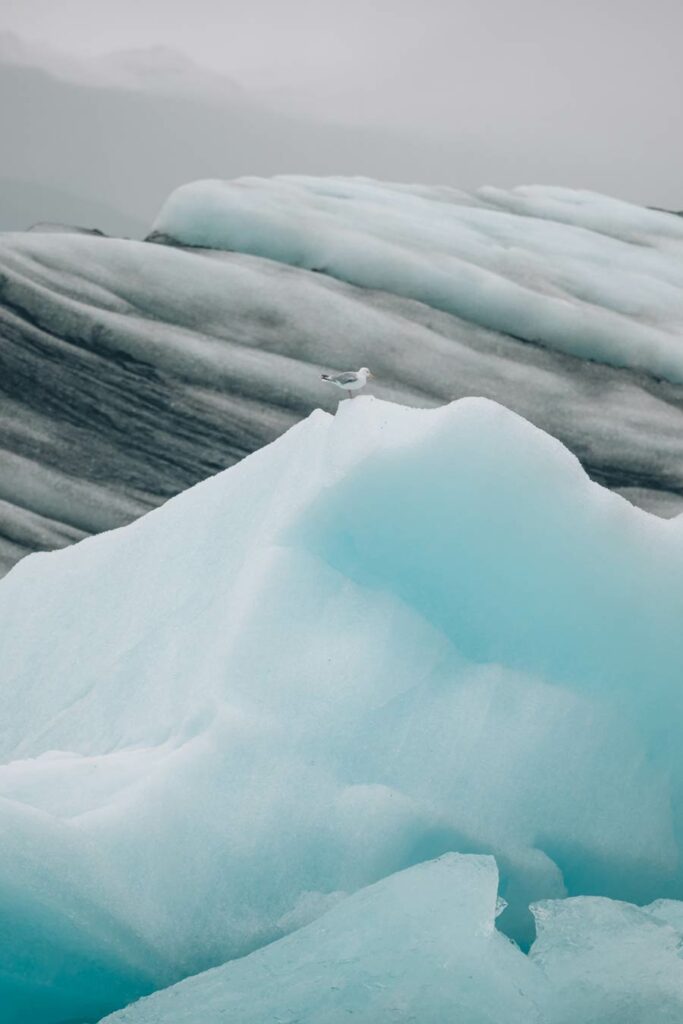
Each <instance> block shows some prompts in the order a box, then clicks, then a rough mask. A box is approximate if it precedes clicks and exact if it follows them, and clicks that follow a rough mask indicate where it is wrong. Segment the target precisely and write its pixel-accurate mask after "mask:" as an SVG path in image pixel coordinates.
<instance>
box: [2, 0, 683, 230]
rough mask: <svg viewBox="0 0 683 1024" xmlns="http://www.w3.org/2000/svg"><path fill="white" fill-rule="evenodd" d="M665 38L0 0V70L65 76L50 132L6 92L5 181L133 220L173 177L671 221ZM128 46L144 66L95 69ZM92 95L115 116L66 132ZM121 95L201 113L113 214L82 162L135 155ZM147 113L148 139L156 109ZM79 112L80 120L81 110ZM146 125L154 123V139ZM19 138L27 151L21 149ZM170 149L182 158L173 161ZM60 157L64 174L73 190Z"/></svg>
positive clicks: (669, 61)
mask: <svg viewBox="0 0 683 1024" xmlns="http://www.w3.org/2000/svg"><path fill="white" fill-rule="evenodd" d="M681 30H683V5H681V4H679V3H678V2H674V0H655V2H654V3H648V4H645V3H644V2H642V0H621V2H620V3H619V4H617V3H615V2H608V0H598V2H596V3H591V4H588V3H586V2H583V0H579V2H578V3H573V4H572V5H571V6H570V5H565V4H558V3H555V4H548V3H545V2H542V0H520V2H519V3H517V4H515V5H514V6H512V5H510V4H507V3H505V2H504V0H480V2H478V3H476V4H475V3H473V2H471V0H465V2H453V3H449V4H446V3H443V2H437V0H425V2H423V3H421V4H420V5H419V6H418V5H416V4H414V3H412V2H410V0H394V2H392V3H391V4H389V3H380V4H374V5H373V6H372V8H367V7H366V6H365V5H361V4H360V3H359V2H358V0H351V2H346V3H344V4H342V3H340V2H336V0H334V2H329V0H328V2H320V3H311V2H307V0H293V2H290V3H288V4H286V5H282V4H277V3H275V2H274V0H256V2H254V3H251V4H250V5H249V6H248V8H247V7H245V6H244V5H243V4H241V3H237V2H235V0H228V2H221V0H194V2H193V3H191V4H190V3H189V2H188V0H169V2H165V3H162V2H161V0H135V2H134V0H121V2H118V3H114V2H113V0H101V2H100V3H98V4H96V5H94V4H92V3H89V2H87V0H63V2H61V3H60V4H58V5H56V4H54V3H50V2H47V0H0V32H5V33H7V32H10V33H14V34H16V35H18V36H19V37H20V40H22V41H24V44H25V50H26V52H25V54H24V56H23V57H22V58H20V59H18V60H17V59H16V56H15V58H12V57H11V56H9V55H8V49H11V48H12V46H13V45H14V41H13V40H12V39H9V37H7V36H5V46H4V49H3V50H2V51H0V63H2V65H3V66H4V67H7V66H8V65H10V66H11V65H16V64H17V63H18V65H19V68H18V69H17V68H16V67H13V68H12V70H13V71H18V70H22V69H23V72H24V75H25V76H28V75H29V72H30V71H31V70H32V69H39V70H42V71H47V72H48V73H50V74H51V75H57V76H58V77H59V78H60V79H61V80H62V81H61V82H60V88H59V89H58V90H57V95H56V96H55V97H54V98H53V100H52V106H53V107H54V109H53V110H52V111H51V113H50V118H52V119H54V118H55V117H56V118H57V121H58V123H59V131H56V130H55V131H54V132H52V133H51V132H50V131H49V126H48V127H46V125H45V123H44V121H43V118H42V108H40V107H39V108H37V107H36V105H35V104H36V103H37V100H32V99H31V97H32V95H33V92H34V85H35V81H36V80H35V78H33V79H30V82H31V84H30V85H28V86H27V85H25V84H24V83H25V82H28V81H29V78H28V77H24V78H21V77H20V76H18V75H15V76H14V77H13V78H12V76H10V79H9V80H10V84H9V85H8V86H6V87H5V88H4V89H3V100H4V103H0V107H1V108H4V110H0V114H2V128H3V132H4V133H5V138H6V139H7V140H8V145H7V150H8V151H10V150H14V151H13V152H12V153H10V154H9V155H8V157H7V159H6V161H5V165H6V166H5V170H4V172H3V176H4V177H8V178H10V177H11V178H14V179H24V178H25V179H26V180H28V181H31V183H32V184H33V185H36V184H44V185H45V186H46V187H47V188H50V189H55V188H57V189H61V190H68V191H70V192H74V191H75V192H78V191H79V190H84V194H87V196H88V198H89V199H92V200H98V201H101V202H103V203H107V204H112V205H114V206H118V207H119V208H120V209H122V211H123V212H124V213H125V214H126V215H127V216H129V217H130V216H133V217H135V218H137V219H143V220H146V219H149V215H150V211H151V210H152V208H153V207H154V206H155V205H158V203H159V201H160V199H161V198H163V196H161V194H160V191H159V194H157V191H155V190H154V189H152V188H151V187H150V186H148V185H147V184H145V183H144V182H143V181H142V180H140V181H138V180H137V179H138V178H140V179H151V178H152V176H153V175H154V174H158V180H159V190H161V188H162V186H163V188H167V187H172V186H173V184H179V183H180V182H181V180H183V176H185V175H188V174H189V176H190V177H201V176H210V177H232V176H235V175H236V174H243V173H254V174H273V173H278V172H279V171H282V172H293V171H299V172H302V173H324V174H328V173H335V172H338V173H341V174H353V173H357V174H361V175H369V176H374V177H384V178H391V179H394V180H405V181H424V182H425V183H439V182H442V183H444V184H452V185H455V186H458V187H461V188H463V189H470V190H471V189H474V188H477V187H478V186H480V185H491V184H492V185H499V186H502V187H514V186H516V185H527V184H549V185H564V186H567V187H572V188H580V189H581V188H585V189H591V190H594V191H600V192H605V193H608V194H611V195H614V196H617V197H619V198H623V199H627V200H630V201H633V202H637V203H642V204H644V205H651V206H661V207H665V208H669V209H673V210H680V209H682V208H683V183H681V181H680V167H681V165H682V163H683V139H682V138H681V134H680V132H677V131H676V129H675V126H676V124H677V122H678V120H679V108H680V95H681V85H683V71H682V70H681V62H680V59H679V57H678V54H677V40H678V39H679V38H680V34H681ZM22 45H23V44H22V43H19V48H21V46H22ZM131 50H143V51H156V52H151V53H148V54H146V55H145V54H143V55H137V56H136V55H132V56H131V55H130V54H129V55H128V56H127V57H125V58H124V59H123V60H122V59H121V58H120V57H113V58H112V57H111V55H112V54H116V53H117V52H118V51H131ZM164 51H172V52H164ZM175 53H177V54H179V55H182V59H180V58H179V59H178V60H177V61H176V58H175V56H174V54H175ZM12 82H13V83H14V84H12ZM169 83H170V84H169ZM95 84H98V85H100V86H101V87H102V89H103V90H107V91H108V92H111V91H112V90H117V89H120V88H121V87H122V86H123V87H125V91H126V93H127V98H126V99H125V101H122V106H121V109H120V110H119V109H118V108H117V109H116V110H114V106H115V101H114V100H112V99H111V97H110V98H109V99H106V100H105V99H103V96H104V94H95V93H94V90H93V95H94V100H93V104H94V103H95V101H97V100H99V99H102V102H103V109H104V110H105V111H106V116H107V117H110V118H111V123H110V124H109V123H106V122H105V123H104V124H99V123H97V124H96V125H95V127H94V128H90V127H89V125H88V123H87V118H86V122H85V123H84V124H81V125H78V124H76V123H75V121H76V119H77V118H82V107H83V102H82V99H78V101H77V102H76V105H75V107H74V108H73V109H72V107H70V106H69V104H71V103H72V102H74V101H75V97H76V92H75V88H76V86H78V87H80V88H81V89H82V90H83V89H91V90H92V88H93V86H94V85H95ZM135 91H137V92H139V94H140V96H141V98H142V99H144V100H145V102H146V101H147V99H149V98H150V97H154V96H165V97H167V99H168V97H169V96H172V97H175V98H176V99H177V100H178V101H179V107H180V106H182V104H181V103H180V101H181V100H192V101H193V102H194V103H195V104H200V103H201V104H204V107H202V113H201V115H200V116H199V118H198V119H199V120H202V119H203V118H204V117H205V118H206V132H205V135H202V134H201V132H200V131H199V130H198V129H195V127H194V126H193V125H192V124H190V125H189V127H188V118H186V117H185V118H184V114H183V111H182V110H179V112H177V111H176V110H174V109H173V106H172V105H169V104H168V103H167V104H166V106H165V107H164V112H163V118H165V129H166V136H167V137H165V138H163V139H162V143H161V144H157V150H158V152H159V158H158V159H159V165H158V167H156V166H155V163H154V152H155V150H153V147H149V151H148V152H147V154H146V155H145V159H147V160H148V162H149V161H151V163H148V166H146V167H144V168H140V167H138V169H137V173H136V174H134V175H133V174H131V184H130V190H131V194H130V199H129V201H128V202H125V203H123V205H122V198H121V197H122V196H123V198H124V199H125V195H123V192H122V189H121V187H120V184H121V183H120V182H115V181H114V182H112V181H108V180H107V176H106V174H104V172H103V171H102V170H101V168H100V167H99V164H98V158H97V154H95V153H94V152H93V151H92V146H95V145H105V143H104V142H101V141H99V142H98V140H97V136H102V135H103V134H104V133H106V130H107V129H110V131H111V134H112V141H111V145H112V147H113V148H121V147H123V149H124V150H125V149H126V147H128V146H129V147H130V152H128V154H127V157H128V161H130V159H132V158H133V157H134V154H135V151H136V148H137V149H140V147H141V137H142V136H143V131H144V130H143V127H142V126H141V125H137V124H136V123H134V122H135V120H136V115H135V113H133V114H131V113H130V111H129V110H128V107H126V103H127V102H128V101H129V100H130V93H131V92H135ZM93 104H91V105H90V106H91V107H93ZM221 105H222V106H223V114H222V118H221V117H220V116H218V115H217V113H216V111H217V108H219V107H220V106H221ZM148 107H149V109H148V113H147V115H146V123H147V124H148V125H149V123H150V121H151V122H154V120H155V118H156V116H157V114H158V111H157V110H156V108H154V109H153V107H152V106H150V105H149V104H148ZM205 108H206V109H205ZM214 115H215V116H214ZM91 116H92V117H93V119H94V120H95V121H97V118H98V116H99V115H98V113H97V111H95V110H94V107H93V110H92V111H91ZM126 118H131V122H130V131H129V132H128V126H127V125H126ZM235 118H237V119H238V120H239V122H240V124H239V126H238V130H237V131H236V134H235V137H234V140H233V139H232V138H231V137H230V136H232V133H233V131H235V129H234V124H233V122H234V120H235ZM190 120H191V119H190ZM195 120H197V118H195ZM249 124H251V126H252V129H253V130H251V132H250V131H249ZM8 126H10V127H9V134H7V132H8ZM27 127H28V128H29V129H31V131H30V132H29V133H27V131H26V129H27ZM163 127H164V124H161V123H160V124H159V125H157V124H154V128H153V131H154V133H156V134H157V135H160V133H161V129H162V128H163ZM242 129H244V130H242ZM150 131H151V129H150ZM117 132H118V133H119V135H117ZM221 132H224V133H225V139H224V140H222V143H221V140H220V139H217V138H216V133H218V134H219V135H220V134H221ZM88 133H90V134H91V135H92V136H93V142H92V146H91V147H88V145H87V138H88ZM27 134H31V135H34V136H37V138H32V139H31V140H30V143H29V142H28V141H27V140H26V138H25V136H26V135H27ZM41 136H42V137H43V139H41ZM182 137H186V138H187V147H186V148H187V149H188V150H189V151H190V152H189V153H182V154H181V153H178V154H176V153H175V150H177V149H182V146H178V141H179V138H182ZM43 140H44V143H45V144H44V146H43V148H42V149H41V141H43ZM74 148H77V149H78V150H79V152H80V154H81V163H80V164H79V170H78V173H77V174H76V177H75V178H73V179H72V178H71V177H69V175H70V174H72V173H73V171H72V169H70V164H69V159H70V155H71V154H70V151H73V150H74ZM142 148H143V149H144V146H142ZM24 150H25V151H26V152H24ZM171 151H173V152H171ZM191 154H194V155H195V157H196V159H195V160H192V159H190V155H191ZM176 156H177V158H176ZM279 157H280V159H281V166H280V165H279V163H278V158H279ZM103 160H104V158H102V160H101V161H100V162H102V161H103ZM91 163H92V166H91ZM138 192H139V195H138ZM143 193H144V197H145V198H143ZM152 196H153V198H152ZM1 226H2V225H0V227H1Z"/></svg>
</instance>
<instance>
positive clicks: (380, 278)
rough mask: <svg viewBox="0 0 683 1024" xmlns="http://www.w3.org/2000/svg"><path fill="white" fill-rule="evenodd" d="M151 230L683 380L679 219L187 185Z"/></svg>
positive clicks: (549, 200) (501, 198)
mask: <svg viewBox="0 0 683 1024" xmlns="http://www.w3.org/2000/svg"><path fill="white" fill-rule="evenodd" d="M154 230H155V231H156V232H157V233H159V234H160V235H167V236H171V237H173V238H175V239H177V240H178V241H179V242H181V243H183V244H186V245H196V246H208V247H212V248H217V249H230V250H236V251H239V252H245V253H252V254H254V255H257V256H266V257H268V258H270V259H274V260H280V261H282V262H284V263H289V264H292V265H294V266H298V267H305V268H307V269H309V270H319V271H324V272H325V273H326V274H329V275H330V276H332V277H337V278H339V279H340V280H343V281H347V282H349V283H351V284H355V285H362V286H363V287H366V288H374V289H381V290H382V291H386V292H390V293H393V294H396V295H401V296H404V297H407V298H411V299H418V300H420V301H421V302H425V303H427V304H428V305H429V306H432V307H434V308H436V309H440V310H444V311H446V312H447V313H452V314H455V315H457V316H459V317H462V318H463V319H465V320H468V321H470V322H472V323H475V324H478V325H480V326H482V327H485V328H489V329H492V330H494V331H501V332H505V333H507V334H512V335H514V336H516V337H518V338H522V339H524V340H525V341H528V342H538V343H541V344H543V345H546V346H548V347H549V348H554V349H557V350H559V351H561V352H566V353H568V354H570V355H574V356H580V357H582V358H585V359H595V360H598V361H601V362H605V363H609V364H611V365H613V366H624V367H630V368H632V369H637V370H641V371H643V372H646V373H650V374H653V375H654V376H657V377H665V378H668V379H669V380H672V381H676V382H678V383H681V382H683V349H682V347H681V344H680V330H681V323H682V322H683V222H681V221H680V220H679V219H678V218H676V217H672V216H670V215H669V214H666V213H661V212H659V211H655V210H646V209H643V208H641V207H638V206H634V205H631V204H629V203H624V202H621V201H618V200H615V199H610V198H609V197H607V196H601V195H598V194H595V193H591V192H580V191H578V192H577V191H572V190H570V189H561V188H542V187H532V188H529V187H527V188H520V189H514V190H512V191H511V192H506V191H504V190H502V189H493V188H484V189H480V190H479V191H478V192H475V193H474V194H473V195H467V194H466V193H463V192H461V191H459V190H456V189H449V188H432V189H428V188H423V187H414V188H411V187H410V186H405V185H390V184H385V183H381V182H375V181H372V180H369V179H363V178H358V179H353V178H352V179H349V178H313V177H304V176H281V177H277V178H269V179H262V178H241V179H237V180H236V181H212V180H209V181H198V182H193V183H191V184H188V185H183V186H181V187H180V188H178V189H176V191H175V192H173V193H172V194H171V195H170V196H169V198H168V199H167V200H166V202H165V204H164V206H163V207H162V209H161V211H160V213H159V215H158V217H157V219H156V221H155V224H154Z"/></svg>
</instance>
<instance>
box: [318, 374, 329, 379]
mask: <svg viewBox="0 0 683 1024" xmlns="http://www.w3.org/2000/svg"><path fill="white" fill-rule="evenodd" d="M320 379H321V380H329V379H330V375H329V373H321V374H320Z"/></svg>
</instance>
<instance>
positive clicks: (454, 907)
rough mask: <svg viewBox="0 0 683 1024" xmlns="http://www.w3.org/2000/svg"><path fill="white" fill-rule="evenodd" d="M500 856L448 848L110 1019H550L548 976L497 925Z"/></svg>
mask: <svg viewBox="0 0 683 1024" xmlns="http://www.w3.org/2000/svg"><path fill="white" fill-rule="evenodd" d="M497 881H498V878H497V871H496V866H495V862H494V860H493V858H491V857H475V856H458V855H457V854H446V855H445V856H444V857H442V858H441V859H439V860H437V861H430V862H428V863H424V864H419V865H417V866H416V867H412V868H409V869H408V870H407V871H403V872H401V873H400V874H396V875H391V876H390V877H389V878H385V879H383V880H382V881H380V882H377V883H376V884H375V885H372V886H369V887H368V888H366V889H362V890H361V891H360V892H358V893H356V894H355V895H353V896H350V897H348V899H346V900H344V901H343V902H342V903H340V904H338V905H337V906H336V907H335V908H333V909H332V910H330V911H328V912H327V913H326V914H324V915H323V916H322V917H321V918H320V919H319V920H317V921H315V922H314V923H312V924H309V925H308V926H307V927H305V928H302V929H301V930H300V931H297V932H294V933H293V934H292V935H289V936H288V937H287V938H283V939H280V940H279V941H278V942H275V943H273V944H272V945H270V946H266V947H265V948H263V949H260V950H257V951H256V952H255V953H252V954H251V956H248V957H245V958H244V959H242V960H235V961H232V962H231V963H229V964H225V965H224V966H222V967H217V968H215V969H214V970H212V971H208V972H206V973H205V974H200V975H198V976H197V977H195V978H190V979H188V980H187V981H184V982H181V983H180V985H178V986H176V987H175V988H172V989H168V990H166V991H164V992H161V993H158V994H157V995H154V996H151V997H150V998H148V999H144V1000H142V1001H141V1002H139V1003H137V1004H136V1005H134V1006H133V1007H131V1008H129V1009H127V1010H122V1011H120V1012H119V1013H115V1014H114V1015H113V1016H112V1017H108V1018H107V1024H198V1022H199V1021H201V1024H220V1022H223V1021H226V1020H234V1021H239V1022H240V1024H264V1022H265V1021H281V1022H283V1024H294V1022H295V1021H300V1022H302V1024H303V1022H307V1024H332V1022H335V1024H336V1022H338V1021H347V1020H348V1019H349V1017H352V1019H353V1020H355V1021H359V1022H362V1024H395V1022H396V1021H419V1022H420V1024H445V1022H447V1021H448V1022H450V1021H463V1022H465V1021H466V1022H467V1024H542V1022H543V1018H542V1017H541V1012H540V1007H541V1004H542V1000H543V997H544V995H545V992H544V988H543V980H544V979H543V975H542V972H541V971H539V970H538V969H537V968H536V967H535V965H534V964H532V963H531V962H530V961H529V960H528V959H527V957H525V956H524V955H523V954H522V953H521V952H520V951H519V950H518V949H517V948H516V947H515V946H514V945H513V944H512V943H510V942H509V941H508V940H507V939H506V938H505V937H504V936H503V935H501V934H500V932H498V931H496V929H495V927H494V916H495V908H496V888H497Z"/></svg>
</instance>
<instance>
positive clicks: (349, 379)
mask: <svg viewBox="0 0 683 1024" xmlns="http://www.w3.org/2000/svg"><path fill="white" fill-rule="evenodd" d="M373 376H374V374H372V373H370V371H369V370H368V368H367V366H361V368H360V370H347V371H346V373H338V374H336V375H331V374H329V373H321V374H320V379H321V380H326V381H327V383H328V384H334V386H335V387H337V388H341V389H342V391H346V392H348V395H349V398H353V392H354V391H360V389H361V388H364V387H365V385H366V384H367V382H368V380H369V379H370V378H372V377H373Z"/></svg>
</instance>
